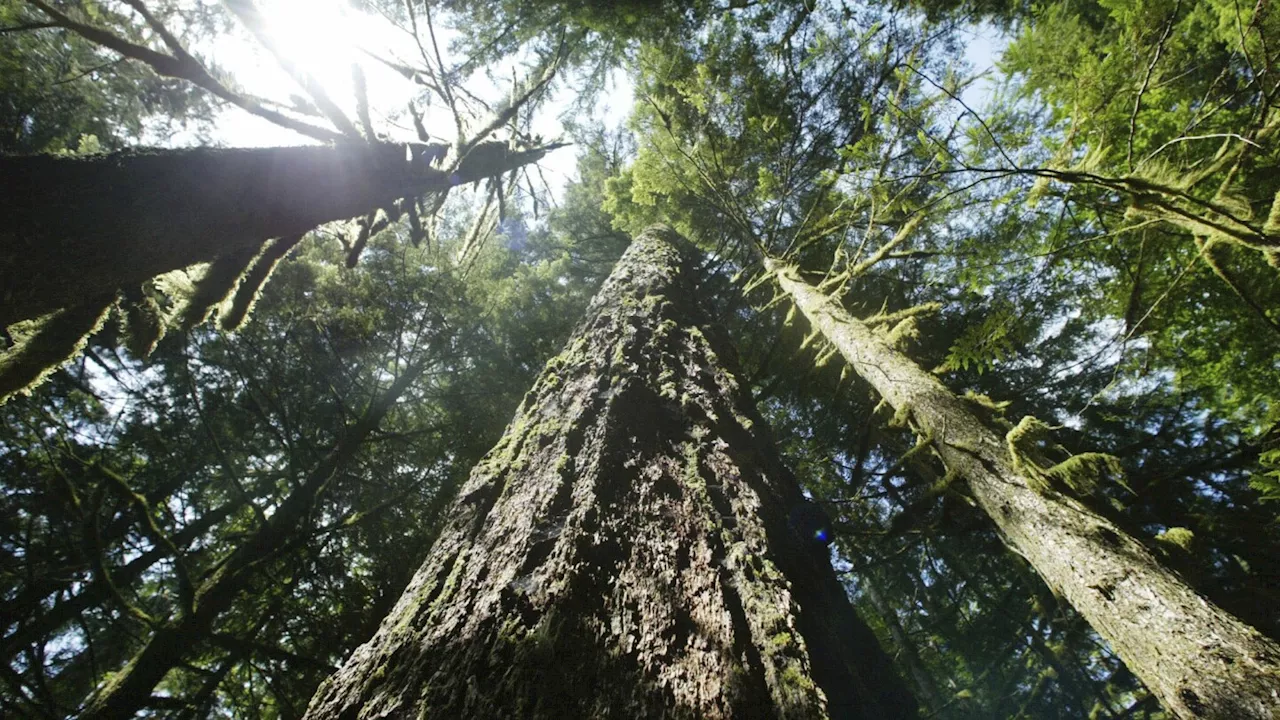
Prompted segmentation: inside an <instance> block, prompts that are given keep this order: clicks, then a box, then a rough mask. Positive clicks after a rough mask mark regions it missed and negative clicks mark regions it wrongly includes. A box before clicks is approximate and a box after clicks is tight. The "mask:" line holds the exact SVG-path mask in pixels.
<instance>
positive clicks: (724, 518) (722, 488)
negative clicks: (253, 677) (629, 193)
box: [306, 228, 915, 720]
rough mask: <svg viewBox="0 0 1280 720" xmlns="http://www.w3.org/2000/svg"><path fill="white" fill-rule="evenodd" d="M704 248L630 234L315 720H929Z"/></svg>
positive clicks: (662, 234) (322, 697) (332, 684)
mask: <svg viewBox="0 0 1280 720" xmlns="http://www.w3.org/2000/svg"><path fill="white" fill-rule="evenodd" d="M693 259H694V254H693V251H692V248H691V247H690V246H688V244H687V243H686V242H685V241H683V240H682V239H680V238H679V237H678V236H676V235H675V234H674V233H673V232H671V231H670V230H668V229H665V228H651V229H650V230H648V231H646V232H645V233H643V234H642V235H641V236H640V237H638V238H637V239H636V241H635V243H634V244H633V245H632V246H631V248H630V249H628V251H627V252H626V254H624V256H623V258H622V259H621V260H620V261H619V263H618V265H617V267H616V268H615V270H614V272H613V274H612V275H611V276H610V277H609V279H608V280H607V281H606V282H605V284H604V286H603V287H602V289H601V290H600V292H599V294H598V295H597V296H596V298H595V300H594V301H593V303H592V306H591V308H590V309H589V310H588V313H587V318H586V320H585V321H584V322H583V323H582V324H581V325H580V326H579V327H578V329H577V331H576V332H575V334H574V337H573V339H572V340H571V341H570V343H569V345H568V347H567V348H566V350H565V351H564V352H563V353H562V354H561V355H560V356H559V357H557V358H555V359H553V360H552V361H551V362H550V363H549V364H548V365H547V368H546V369H545V370H544V371H543V373H542V375H541V376H540V377H539V379H538V380H537V382H536V383H535V384H534V387H533V388H532V389H531V390H530V391H529V393H528V394H527V395H526V397H525V399H524V402H523V403H522V405H521V407H520V409H519V410H518V411H517V413H516V416H515V418H514V419H513V420H512V423H511V425H510V426H508V428H507V431H506V433H505V434H504V436H503V438H502V440H501V441H499V443H498V445H497V446H496V447H495V448H494V449H493V450H492V451H491V452H490V454H489V455H488V456H487V457H486V459H485V460H484V461H482V462H481V463H480V464H479V465H478V466H477V467H476V468H475V470H474V471H473V473H472V475H471V478H470V479H469V480H468V482H467V483H466V484H465V485H464V487H463V488H462V490H461V491H460V494H459V497H458V499H457V500H456V501H455V503H454V505H453V507H452V509H451V510H450V513H449V517H450V518H451V520H450V521H449V524H448V526H447V527H446V529H445V530H444V532H443V533H442V535H441V537H440V539H439V540H438V541H437V543H436V545H435V547H434V548H433V549H432V551H431V553H430V554H429V556H428V558H427V560H426V561H425V563H424V564H423V565H422V567H421V569H419V571H418V573H417V575H416V576H415V577H414V579H413V581H412V582H411V583H410V585H409V587H408V589H407V590H406V592H405V594H404V596H403V597H402V598H401V599H400V601H399V603H398V604H397V605H396V607H395V608H394V609H393V610H392V612H391V613H390V614H389V615H388V616H387V618H386V619H385V620H384V622H383V624H382V627H381V628H380V629H379V630H378V632H377V634H376V635H375V636H374V637H373V639H372V640H371V641H370V642H368V643H367V644H365V645H363V646H362V647H360V648H359V649H358V650H356V652H355V653H354V654H353V655H352V657H351V658H350V659H349V660H348V661H347V662H346V664H345V665H344V666H343V667H342V668H341V669H340V670H339V671H338V672H337V673H336V674H335V675H334V676H333V677H332V678H330V679H329V680H328V681H327V682H326V683H325V684H324V685H322V686H321V688H320V690H319V691H318V692H317V694H316V696H315V697H314V698H313V699H312V702H311V707H310V709H309V710H308V713H307V715H306V717H307V718H309V720H336V719H338V718H343V719H344V720H353V719H355V718H400V717H405V718H416V717H442V718H444V717H450V718H451V717H459V718H461V717H465V718H510V717H520V718H577V717H582V718H587V717H590V718H641V717H644V718H649V717H652V718H780V717H781V718H822V717H841V718H893V717H908V716H912V715H914V712H915V711H914V703H913V701H912V700H911V698H910V696H909V695H908V694H907V693H906V692H905V691H904V689H903V685H902V684H901V682H900V681H899V679H898V678H897V677H896V676H895V675H893V672H892V670H891V669H890V665H889V662H888V659H887V658H886V657H885V655H884V653H883V652H882V651H881V649H880V648H879V647H878V645H877V643H876V639H875V637H874V636H873V635H872V633H871V632H870V631H869V630H868V629H867V628H866V626H865V625H863V624H862V623H861V621H860V620H859V619H858V618H857V617H856V616H855V614H854V613H853V610H852V608H851V607H850V605H849V603H848V599H847V597H846V595H845V591H844V588H843V587H842V586H841V584H840V583H839V582H838V580H837V579H836V577H835V574H834V573H833V571H832V569H831V566H830V561H829V555H828V550H827V548H826V545H825V543H824V542H822V541H821V540H820V539H816V538H815V532H817V531H819V530H820V529H821V528H820V526H821V512H820V511H817V510H816V508H815V507H814V506H812V504H811V503H809V502H808V501H807V500H805V498H804V497H803V495H802V494H801V492H800V489H799V487H798V485H797V484H796V482H795V479H794V478H793V477H792V476H791V475H790V474H789V473H788V472H787V471H786V469H785V468H783V467H782V466H781V464H780V462H779V459H778V457H777V456H776V454H775V452H774V451H773V449H772V448H773V445H772V442H771V440H770V438H769V437H768V436H767V431H766V430H765V428H764V425H763V422H762V420H761V419H760V417H759V416H758V415H757V413H756V412H755V410H754V407H753V404H752V402H751V401H750V398H749V396H748V395H747V394H746V393H744V392H743V391H742V389H741V388H740V387H739V386H738V385H737V382H736V381H735V379H734V375H733V359H732V358H731V357H729V356H728V354H727V350H726V347H725V345H724V344H723V343H722V342H721V341H720V340H719V339H718V338H717V337H716V336H715V335H714V334H713V333H710V332H709V331H707V330H705V329H703V328H702V318H701V316H700V315H699V314H698V313H697V311H696V308H695V305H694V296H693V294H694V266H693Z"/></svg>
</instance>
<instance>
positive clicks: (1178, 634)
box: [768, 262, 1280, 720]
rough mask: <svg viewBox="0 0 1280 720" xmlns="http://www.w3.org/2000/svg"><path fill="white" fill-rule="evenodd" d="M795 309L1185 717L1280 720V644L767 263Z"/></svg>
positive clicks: (1012, 543) (788, 273) (1009, 540)
mask: <svg viewBox="0 0 1280 720" xmlns="http://www.w3.org/2000/svg"><path fill="white" fill-rule="evenodd" d="M768 265H769V268H770V270H771V271H772V272H774V273H775V275H776V277H777V279H778V282H779V283H780V284H781V286H782V288H783V290H785V291H786V292H787V293H788V294H789V295H790V296H791V298H792V299H793V300H794V301H795V303H796V305H797V306H798V307H799V308H800V310H801V311H802V312H803V313H804V314H805V316H806V317H807V318H808V319H809V322H810V323H812V324H813V326H814V327H815V328H817V329H818V331H819V332H821V333H822V334H823V336H824V337H826V339H827V340H828V341H830V342H831V344H832V345H834V346H835V347H836V348H837V349H838V350H839V351H840V353H841V354H842V355H843V356H844V357H845V359H846V360H848V362H849V364H850V365H851V366H852V367H853V369H854V371H855V372H857V373H858V374H859V375H861V376H862V377H863V378H864V379H865V380H866V381H867V382H869V383H870V384H871V386H872V387H874V388H875V389H876V391H877V392H878V393H880V395H881V396H882V397H883V398H884V399H885V400H886V401H887V402H888V403H889V405H891V406H893V408H894V409H895V410H897V411H898V412H900V413H909V414H910V418H911V419H912V420H913V421H914V422H915V424H916V426H917V427H918V428H919V429H920V430H921V431H922V432H923V433H925V434H926V435H927V436H929V437H931V439H932V442H933V445H934V447H935V448H936V449H937V451H938V453H939V454H940V455H941V456H942V459H943V461H944V462H945V463H946V465H947V467H948V468H949V469H951V470H952V471H956V472H958V473H959V474H960V475H961V476H962V477H964V478H965V479H966V480H968V483H969V488H970V490H971V491H972V493H973V496H974V497H975V498H976V499H977V501H978V504H979V505H981V506H982V508H983V509H984V510H985V511H986V512H987V514H988V515H990V516H991V518H992V520H994V521H995V523H996V526H997V527H998V528H999V529H1000V532H1001V534H1002V535H1003V537H1004V540H1005V543H1006V544H1007V545H1008V547H1009V548H1010V549H1012V550H1013V551H1014V552H1016V553H1018V554H1019V555H1021V556H1022V557H1024V558H1026V560H1027V562H1029V563H1030V564H1031V566H1032V567H1033V568H1035V569H1036V571H1037V572H1038V573H1039V574H1040V576H1041V577H1042V578H1043V579H1044V580H1045V582H1047V583H1048V584H1049V586H1050V587H1051V588H1052V589H1053V590H1054V592H1056V593H1058V594H1060V595H1061V596H1063V597H1065V598H1066V599H1067V600H1068V601H1069V602H1070V603H1071V604H1072V605H1073V606H1074V607H1075V608H1076V610H1078V611H1079V612H1080V614H1081V615H1083V616H1084V617H1085V619H1086V620H1088V621H1089V623H1090V624H1091V625H1092V626H1093V628H1094V629H1095V630H1097V632H1098V634H1099V635H1101V636H1102V637H1103V638H1105V639H1106V640H1107V641H1108V642H1109V643H1110V644H1111V647H1112V649H1113V650H1115V652H1116V654H1118V655H1119V656H1120V658H1121V659H1122V660H1124V662H1125V663H1126V664H1127V665H1128V666H1129V669H1130V670H1132V671H1133V673H1134V674H1135V675H1137V676H1138V677H1139V678H1140V679H1141V680H1142V681H1143V682H1144V683H1145V684H1146V686H1147V688H1148V689H1149V690H1150V691H1151V692H1152V694H1154V695H1155V696H1157V697H1158V698H1159V699H1160V701H1161V702H1162V703H1164V706H1165V707H1166V708H1168V709H1169V710H1170V711H1172V712H1173V713H1174V714H1175V715H1176V716H1178V717H1180V718H1215V719H1218V718H1221V719H1222V720H1228V719H1231V720H1242V719H1245V718H1257V719H1258V720H1274V718H1275V717H1277V716H1280V646H1278V645H1277V644H1276V643H1274V642H1272V641H1271V640H1269V639H1267V638H1265V637H1264V636H1263V635H1262V634H1261V633H1259V632H1258V631H1256V630H1254V629H1253V628H1251V627H1249V626H1248V625H1246V624H1244V623H1242V622H1240V621H1239V620H1238V619H1236V618H1235V617H1233V616H1232V615H1230V614H1229V613H1227V612H1225V611H1223V610H1222V609H1221V608H1218V607H1217V606H1215V605H1213V604H1211V603H1209V602H1208V601H1207V600H1205V599H1204V598H1203V597H1201V596H1200V595H1199V594H1198V593H1196V592H1195V590H1193V589H1192V588H1191V587H1190V586H1189V585H1188V584H1187V583H1186V582H1184V581H1183V580H1182V578H1180V577H1178V576H1177V575H1176V574H1174V573H1173V572H1171V571H1169V570H1168V569H1166V568H1164V567H1163V566H1161V565H1160V563H1159V561H1157V560H1156V558H1155V557H1154V556H1153V555H1152V554H1151V553H1150V552H1149V551H1148V550H1147V548H1146V547H1144V546H1143V545H1142V543H1140V542H1138V541H1137V540H1135V539H1134V538H1132V537H1130V536H1129V535H1127V534H1125V533H1124V531H1122V530H1121V529H1120V528H1119V527H1117V526H1116V525H1115V524H1113V523H1112V522H1110V521H1108V520H1107V519H1105V518H1103V517H1102V516H1100V515H1098V514H1097V513H1095V512H1093V511H1092V510H1089V509H1088V508H1087V507H1085V506H1084V505H1082V504H1081V503H1079V502H1077V501H1076V500H1074V499H1072V498H1070V497H1067V496H1065V495H1062V494H1059V493H1056V492H1052V491H1039V490H1036V489H1034V488H1033V486H1032V485H1031V484H1030V483H1029V481H1028V478H1027V477H1026V476H1025V475H1024V474H1023V473H1022V472H1020V471H1018V470H1017V469H1015V467H1014V465H1013V461H1012V458H1011V457H1010V454H1009V450H1008V448H1007V446H1006V443H1005V442H1004V439H1003V438H1001V437H999V436H998V435H997V434H996V433H995V432H993V431H991V430H990V429H989V428H988V427H986V426H985V425H984V424H983V423H982V421H981V420H980V419H979V418H978V417H977V416H976V415H974V413H973V412H972V411H971V410H970V409H969V407H968V405H967V404H966V403H965V402H964V401H963V400H961V399H959V398H957V397H956V396H955V395H954V394H953V393H952V392H951V391H949V390H947V389H946V388H945V387H944V386H943V385H942V383H941V382H939V381H938V379H937V378H935V377H934V376H933V375H931V374H929V373H927V372H925V371H924V370H923V369H921V368H920V366H918V365H916V364H915V363H914V362H913V361H912V360H911V359H910V358H908V357H906V356H905V355H903V354H902V353H900V352H898V351H897V350H895V349H894V348H893V347H892V346H890V345H889V344H888V343H887V342H886V340H885V339H884V337H883V334H882V333H879V332H878V331H874V330H872V329H871V328H870V327H868V326H867V325H866V324H865V323H863V322H861V321H859V320H857V319H856V318H854V317H853V316H852V315H850V314H849V313H848V312H847V311H846V310H845V309H844V308H843V307H842V306H841V305H839V304H838V303H836V302H835V301H833V300H832V299H830V298H829V297H827V296H826V295H824V294H823V293H821V292H819V291H818V290H817V289H816V288H814V287H813V286H811V285H809V284H808V283H806V282H804V281H803V280H802V279H801V278H800V276H799V275H798V274H797V273H796V272H795V271H794V270H792V269H790V268H784V267H781V266H779V265H777V264H774V263H772V262H771V263H768Z"/></svg>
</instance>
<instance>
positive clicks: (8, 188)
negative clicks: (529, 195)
mask: <svg viewBox="0 0 1280 720" xmlns="http://www.w3.org/2000/svg"><path fill="white" fill-rule="evenodd" d="M410 147H413V146H410ZM543 152H545V150H533V151H527V152H522V153H508V154H507V155H505V156H503V164H501V167H498V168H497V170H496V171H497V172H502V171H505V170H509V169H510V168H512V167H516V166H519V165H522V164H524V163H527V162H531V161H534V160H537V159H538V158H539V157H541V155H542V153H543ZM464 165H465V163H464ZM463 170H466V168H465V167H464V168H462V169H460V170H459V172H460V173H461V172H462V171H463ZM485 170H486V171H488V170H493V168H485ZM491 174H492V173H491ZM481 176H484V173H483V172H481V171H480V170H473V171H468V172H467V173H466V177H468V178H470V179H477V178H478V177H481ZM458 182H459V181H458V179H457V178H451V177H450V176H449V175H446V174H445V173H444V172H443V171H441V170H439V169H436V168H433V167H431V166H430V163H429V162H428V161H427V160H426V159H424V158H415V159H413V160H406V146H405V145H403V144H390V143H380V144H374V145H366V144H350V145H340V146H336V147H284V148H251V149H219V148H192V149H182V150H158V149H152V150H132V151H126V152H119V153H111V154H106V155H94V156H88V157H80V158H67V157H55V156H52V155H32V156H20V157H19V156H13V157H6V156H0V217H3V218H4V222H3V223H0V327H4V326H6V325H9V324H11V323H14V322H17V321H19V320H24V319H29V318H33V317H37V316H39V315H42V314H44V313H47V312H51V311H53V310H57V309H59V308H62V307H66V306H68V305H73V304H76V303H77V302H79V301H81V300H82V299H84V298H87V297H94V296H97V295H101V294H104V293H114V292H116V290H118V289H120V288H123V287H128V286H136V285H139V284H141V283H142V282H144V281H146V280H149V279H151V278H152V277H155V276H156V275H158V274H160V273H164V272H168V271H171V270H177V269H180V268H184V267H188V266H190V265H194V264H196V263H200V262H208V261H211V260H213V259H215V258H218V257H222V256H225V255H227V254H229V253H231V252H235V251H241V252H243V251H248V252H256V251H257V249H258V248H260V247H261V246H262V244H263V243H264V242H266V241H267V240H269V239H271V238H277V237H290V236H295V235H301V234H302V233H305V232H307V231H308V230H311V229H312V228H314V227H316V226H317V225H319V224H321V223H325V222H329V221H333V220H343V219H347V218H352V217H356V216H358V215H365V214H367V213H368V212H370V211H371V210H373V209H375V208H379V207H387V206H389V205H390V204H391V203H392V202H394V201H395V200H397V199H399V198H402V197H406V196H415V195H421V194H423V193H426V192H433V191H435V192H439V191H444V190H447V189H448V188H449V187H451V186H452V185H455V184H458Z"/></svg>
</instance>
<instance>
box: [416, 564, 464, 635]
mask: <svg viewBox="0 0 1280 720" xmlns="http://www.w3.org/2000/svg"><path fill="white" fill-rule="evenodd" d="M466 566H467V563H466V556H465V553H464V554H459V555H458V556H457V557H455V558H454V559H453V567H451V568H450V569H449V576H448V577H447V578H445V581H444V585H442V586H441V587H440V593H439V594H438V595H436V599H435V600H434V601H432V603H431V607H430V609H428V611H427V618H428V620H430V619H434V618H435V616H436V613H438V612H439V611H440V608H441V607H443V606H444V605H445V604H446V603H448V602H449V601H450V600H451V599H452V598H453V594H454V593H455V592H457V590H458V585H459V583H460V582H461V578H462V571H463V570H465V569H466ZM410 619H411V618H410ZM402 622H403V620H402Z"/></svg>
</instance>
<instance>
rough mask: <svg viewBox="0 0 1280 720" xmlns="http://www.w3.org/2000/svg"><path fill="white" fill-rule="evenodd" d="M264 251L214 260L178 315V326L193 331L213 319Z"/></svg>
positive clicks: (249, 250) (236, 254)
mask: <svg viewBox="0 0 1280 720" xmlns="http://www.w3.org/2000/svg"><path fill="white" fill-rule="evenodd" d="M261 249H262V248H261V247H254V248H248V249H244V250H238V251H235V252H232V253H229V254H227V255H223V256H222V257H220V258H218V259H217V260H214V261H213V262H212V263H210V264H209V267H208V268H207V269H206V270H205V272H204V275H203V276H201V278H200V279H199V280H197V281H196V283H195V286H194V287H193V288H192V290H191V294H190V295H189V296H188V297H187V299H186V302H184V303H183V305H182V307H181V308H179V310H178V313H177V323H176V324H177V326H178V327H180V328H182V329H183V330H191V329H192V328H194V327H196V326H197V325H199V324H200V323H202V322H204V321H205V318H207V317H209V313H210V312H211V311H212V310H213V308H214V306H216V305H217V304H218V303H220V302H222V300H223V299H224V298H225V297H227V296H228V295H230V294H231V292H232V291H233V290H235V288H236V284H237V283H239V282H240V278H241V277H242V276H243V275H244V274H245V271H246V270H247V269H248V268H249V266H250V265H251V264H252V263H253V261H254V259H255V258H257V256H258V253H259V252H260V251H261Z"/></svg>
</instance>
